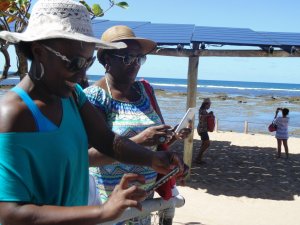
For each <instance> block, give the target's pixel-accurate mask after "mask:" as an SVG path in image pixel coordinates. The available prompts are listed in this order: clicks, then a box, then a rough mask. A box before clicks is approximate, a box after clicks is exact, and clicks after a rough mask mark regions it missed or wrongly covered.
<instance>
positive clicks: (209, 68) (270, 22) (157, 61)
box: [0, 0, 300, 84]
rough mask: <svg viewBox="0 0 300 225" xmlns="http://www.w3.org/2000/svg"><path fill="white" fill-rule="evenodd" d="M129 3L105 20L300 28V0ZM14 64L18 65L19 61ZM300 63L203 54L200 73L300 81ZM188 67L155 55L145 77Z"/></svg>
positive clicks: (97, 69)
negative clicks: (126, 6)
mask: <svg viewBox="0 0 300 225" xmlns="http://www.w3.org/2000/svg"><path fill="white" fill-rule="evenodd" d="M33 2H35V1H33ZM87 2H89V3H96V2H97V1H95V0H88V1H87ZM107 2H108V1H106V0H102V1H98V3H100V4H101V6H102V7H103V8H104V9H105V8H107ZM127 3H128V4H129V8H128V9H126V10H124V9H120V8H118V7H114V8H112V9H111V10H109V11H108V12H107V13H106V15H105V16H104V17H103V19H109V20H125V21H150V22H152V23H176V24H178V23H179V24H196V25H198V26H216V27H235V28H250V29H253V30H255V31H274V32H297V33H300V13H299V8H300V1H298V0H285V1H283V0H251V1H250V0H248V1H245V0H227V1H226V0H206V1H203V0H189V1H186V0H152V1H144V0H139V1H137V0H127ZM220 49H224V47H223V48H220ZM1 57H2V56H0V60H1V63H0V66H1V67H2V62H3V60H2V59H3V57H2V58H1ZM12 64H13V68H15V62H13V63H12ZM299 65H300V58H225V57H202V58H200V61H199V71H198V78H199V79H209V80H236V81H257V82H280V83H299V84H300V76H299ZM1 67H0V68H1ZM187 69H188V59H187V58H181V57H179V58H178V57H165V56H149V57H148V60H147V62H146V63H145V64H144V65H143V66H142V68H141V70H140V73H139V76H140V77H171V78H186V77H187ZM103 72H104V70H103V68H102V67H101V66H100V65H99V64H98V65H95V66H93V67H92V68H91V69H90V70H89V71H88V73H89V74H103Z"/></svg>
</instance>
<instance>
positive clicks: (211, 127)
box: [207, 115, 215, 132]
mask: <svg viewBox="0 0 300 225" xmlns="http://www.w3.org/2000/svg"><path fill="white" fill-rule="evenodd" d="M214 129H215V117H214V116H213V115H209V116H208V117H207V130H208V131H209V132H213V131H214Z"/></svg>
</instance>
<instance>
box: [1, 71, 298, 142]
mask: <svg viewBox="0 0 300 225" xmlns="http://www.w3.org/2000/svg"><path fill="white" fill-rule="evenodd" d="M88 77H89V81H90V83H93V82H94V81H96V80H97V79H99V78H100V76H95V75H89V76H88ZM141 78H142V77H138V78H137V79H141ZM145 79H146V80H148V81H149V82H150V83H151V85H152V86H153V87H154V89H155V92H156V95H157V99H158V103H159V105H160V107H161V111H162V113H163V116H164V118H165V121H166V123H167V124H169V125H172V126H174V125H176V124H177V123H179V121H180V119H181V118H182V116H183V115H184V113H185V111H186V101H187V79H173V78H148V77H147V78H145ZM4 92H5V90H3V89H2V90H1V89H0V95H1V94H3V93H4ZM205 97H210V98H211V100H212V105H211V109H210V110H212V111H213V112H214V114H215V116H216V118H217V119H218V128H219V130H223V131H234V132H244V128H245V121H246V123H247V124H248V131H249V133H269V132H268V131H267V126H268V125H269V123H270V122H271V121H272V119H273V117H274V113H275V110H276V108H277V107H286V108H289V109H290V114H289V117H290V127H289V133H290V136H295V137H300V84H284V83H264V82H239V81H220V80H198V83H197V101H196V107H197V108H199V107H200V105H201V103H202V99H203V98H205ZM197 117H198V116H196V117H195V124H197V123H198V118H197ZM269 134H271V135H274V133H269Z"/></svg>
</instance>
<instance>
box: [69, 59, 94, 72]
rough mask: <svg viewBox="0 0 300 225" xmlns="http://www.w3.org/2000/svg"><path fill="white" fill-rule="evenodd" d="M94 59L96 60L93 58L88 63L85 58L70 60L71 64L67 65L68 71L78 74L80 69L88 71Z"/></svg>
mask: <svg viewBox="0 0 300 225" xmlns="http://www.w3.org/2000/svg"><path fill="white" fill-rule="evenodd" d="M95 59H96V57H95V56H94V57H93V58H91V59H90V60H88V61H87V60H86V58H83V57H76V58H74V59H72V60H71V63H70V64H69V65H68V69H69V70H70V71H71V72H78V71H80V70H82V69H88V68H90V67H91V66H92V65H93V63H94V62H95Z"/></svg>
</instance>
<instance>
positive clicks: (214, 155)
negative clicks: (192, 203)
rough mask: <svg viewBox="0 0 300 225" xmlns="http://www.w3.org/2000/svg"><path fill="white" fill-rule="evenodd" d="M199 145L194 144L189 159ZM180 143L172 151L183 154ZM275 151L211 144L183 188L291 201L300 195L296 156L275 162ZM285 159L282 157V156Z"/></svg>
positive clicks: (299, 163)
mask: <svg viewBox="0 0 300 225" xmlns="http://www.w3.org/2000/svg"><path fill="white" fill-rule="evenodd" d="M200 144H201V141H199V140H194V151H193V158H195V157H196V155H197V154H198V149H199V146H200ZM182 150H183V143H182V142H178V143H176V144H175V146H174V151H178V153H180V154H183V152H182ZM275 155H276V149H274V148H262V147H243V146H235V145H231V142H227V141H212V142H211V146H210V148H209V150H208V151H207V152H206V154H205V156H204V160H205V161H206V162H207V164H205V165H198V164H195V163H193V164H192V167H191V176H190V180H189V181H188V182H187V183H186V186H188V187H191V188H195V189H198V188H200V189H205V190H206V191H207V193H209V194H212V195H225V196H234V197H242V196H245V197H249V198H261V199H272V200H294V196H295V195H300V154H290V158H289V159H288V160H286V159H285V158H280V159H276V158H275ZM282 156H283V157H285V154H284V153H283V154H282Z"/></svg>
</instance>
